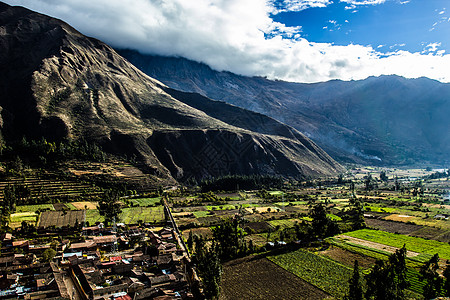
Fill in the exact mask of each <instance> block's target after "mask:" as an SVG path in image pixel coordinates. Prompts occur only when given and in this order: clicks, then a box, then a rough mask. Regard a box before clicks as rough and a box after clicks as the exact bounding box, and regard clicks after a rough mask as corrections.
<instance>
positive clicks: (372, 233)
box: [346, 229, 450, 259]
mask: <svg viewBox="0 0 450 300" xmlns="http://www.w3.org/2000/svg"><path fill="white" fill-rule="evenodd" d="M346 235H348V236H351V237H355V238H359V239H363V240H367V241H371V242H376V243H380V244H384V245H388V246H393V247H397V248H401V247H403V245H406V249H408V250H410V251H414V252H419V253H423V254H435V253H438V254H439V257H440V258H443V259H450V245H448V244H446V243H442V242H438V241H435V240H426V239H422V238H417V237H412V236H407V235H402V234H395V233H389V232H385V231H381V230H371V229H361V230H357V231H352V232H347V233H346Z"/></svg>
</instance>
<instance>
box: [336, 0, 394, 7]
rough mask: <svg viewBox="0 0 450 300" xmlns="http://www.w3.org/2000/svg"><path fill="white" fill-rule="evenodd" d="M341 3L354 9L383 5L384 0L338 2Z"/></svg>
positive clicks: (346, 0)
mask: <svg viewBox="0 0 450 300" xmlns="http://www.w3.org/2000/svg"><path fill="white" fill-rule="evenodd" d="M340 1H341V2H344V3H348V4H350V6H349V7H353V8H354V7H355V6H356V5H378V4H383V3H384V2H386V0H340Z"/></svg>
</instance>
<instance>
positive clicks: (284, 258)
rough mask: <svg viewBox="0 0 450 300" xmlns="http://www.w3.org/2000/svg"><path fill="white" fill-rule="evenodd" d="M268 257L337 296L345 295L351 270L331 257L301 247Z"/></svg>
mask: <svg viewBox="0 0 450 300" xmlns="http://www.w3.org/2000/svg"><path fill="white" fill-rule="evenodd" d="M268 259H270V260H271V261H273V262H274V263H276V264H277V265H279V266H280V267H282V268H283V269H285V270H287V271H289V272H291V273H293V274H295V275H297V276H298V277H300V278H302V279H304V280H305V281H307V282H309V283H311V284H312V285H315V286H317V287H318V288H320V289H322V290H324V291H326V292H327V293H329V294H331V295H333V296H335V297H337V298H343V297H344V296H345V294H346V292H347V288H348V280H349V279H350V277H351V276H352V272H353V271H352V269H350V268H348V267H346V266H344V265H341V264H339V263H337V262H335V261H333V260H331V259H328V258H326V257H322V256H319V255H316V254H314V253H311V252H308V251H305V250H303V249H299V250H297V251H294V252H290V253H285V254H280V255H276V256H269V257H268Z"/></svg>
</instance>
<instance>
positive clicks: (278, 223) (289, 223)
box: [269, 219, 300, 228]
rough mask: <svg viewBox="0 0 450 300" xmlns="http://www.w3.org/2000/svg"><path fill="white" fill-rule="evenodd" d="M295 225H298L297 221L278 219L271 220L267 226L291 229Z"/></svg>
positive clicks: (298, 221)
mask: <svg viewBox="0 0 450 300" xmlns="http://www.w3.org/2000/svg"><path fill="white" fill-rule="evenodd" d="M295 223H300V220H299V219H280V220H271V221H269V224H270V225H272V226H273V227H276V226H280V227H281V228H291V227H294V225H295Z"/></svg>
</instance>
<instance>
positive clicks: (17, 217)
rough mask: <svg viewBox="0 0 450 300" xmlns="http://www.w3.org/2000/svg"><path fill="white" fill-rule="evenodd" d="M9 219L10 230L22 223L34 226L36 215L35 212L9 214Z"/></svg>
mask: <svg viewBox="0 0 450 300" xmlns="http://www.w3.org/2000/svg"><path fill="white" fill-rule="evenodd" d="M10 218H11V221H10V223H9V226H11V228H17V227H20V226H21V224H22V222H23V221H25V222H27V223H32V224H33V225H34V224H36V220H37V218H38V215H37V214H36V213H35V212H31V211H27V212H19V213H14V214H11V215H10Z"/></svg>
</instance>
